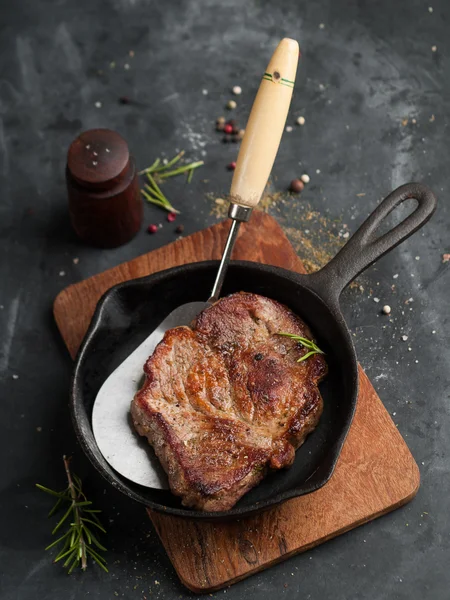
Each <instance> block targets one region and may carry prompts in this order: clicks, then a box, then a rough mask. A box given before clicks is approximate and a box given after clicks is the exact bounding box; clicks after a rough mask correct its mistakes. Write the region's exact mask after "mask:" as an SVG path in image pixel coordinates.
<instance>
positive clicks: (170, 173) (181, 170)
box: [159, 160, 205, 179]
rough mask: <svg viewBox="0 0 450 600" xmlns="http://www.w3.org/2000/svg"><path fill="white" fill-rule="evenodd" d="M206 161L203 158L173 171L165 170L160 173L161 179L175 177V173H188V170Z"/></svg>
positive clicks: (196, 167)
mask: <svg viewBox="0 0 450 600" xmlns="http://www.w3.org/2000/svg"><path fill="white" fill-rule="evenodd" d="M204 164H205V163H204V162H203V161H202V160H199V161H198V162H193V163H191V164H190V165H184V166H183V167H178V169H174V170H173V171H164V173H161V175H159V178H160V179H167V178H168V177H174V176H175V175H181V174H182V173H186V171H193V170H194V169H198V167H201V166H202V165H204Z"/></svg>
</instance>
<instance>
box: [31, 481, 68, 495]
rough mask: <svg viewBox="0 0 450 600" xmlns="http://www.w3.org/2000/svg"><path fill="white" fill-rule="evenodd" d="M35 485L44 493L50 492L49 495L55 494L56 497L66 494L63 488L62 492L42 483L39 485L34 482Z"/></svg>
mask: <svg viewBox="0 0 450 600" xmlns="http://www.w3.org/2000/svg"><path fill="white" fill-rule="evenodd" d="M36 487H37V488H38V489H40V490H41V491H42V492H45V493H46V494H50V495H51V496H56V497H57V498H62V497H64V495H65V494H66V490H64V492H55V491H54V490H51V489H49V488H46V487H44V486H43V485H40V484H39V483H37V484H36Z"/></svg>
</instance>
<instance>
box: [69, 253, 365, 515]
mask: <svg viewBox="0 0 450 600" xmlns="http://www.w3.org/2000/svg"><path fill="white" fill-rule="evenodd" d="M219 262H220V261H218V260H207V261H200V262H196V263H188V264H186V265H179V266H175V267H171V268H169V269H164V270H163V271H157V272H156V273H152V274H150V275H146V276H144V277H139V278H136V279H130V280H128V281H124V282H121V283H118V284H116V285H114V286H112V287H111V288H109V289H108V290H106V292H104V294H103V295H102V296H101V297H100V299H99V301H98V302H97V305H96V308H95V311H94V314H93V315H92V318H91V321H90V324H89V327H88V329H87V331H86V334H85V336H84V338H83V341H82V343H81V344H80V347H79V349H78V352H77V355H76V357H75V366H74V369H73V374H72V378H71V384H70V401H69V407H70V413H71V418H72V423H73V427H74V430H75V433H76V436H77V439H78V442H79V443H80V446H81V448H82V450H83V452H84V453H85V455H86V456H87V457H88V459H89V461H90V462H91V464H92V465H93V466H94V467H95V469H96V470H97V471H98V472H99V473H100V474H101V475H102V477H104V478H105V479H106V480H107V481H108V483H110V484H111V485H112V486H113V487H114V488H116V489H117V490H119V491H120V492H122V493H123V494H125V495H126V496H128V497H129V498H131V499H132V500H135V501H137V502H139V503H141V504H144V506H146V507H147V508H150V509H152V510H154V511H155V512H158V513H161V514H167V515H169V514H170V515H172V516H176V517H182V518H189V519H195V520H205V521H212V520H231V519H238V518H242V517H249V516H252V515H254V514H257V513H259V512H262V511H264V510H268V509H270V508H272V507H274V506H277V505H278V504H280V503H282V502H285V501H287V500H290V499H292V498H297V497H300V496H304V495H306V494H310V493H312V492H315V491H316V490H318V489H320V488H321V487H323V486H324V485H325V484H326V483H327V482H328V481H329V480H330V478H331V476H332V475H333V473H334V470H335V468H336V464H337V462H338V460H339V456H340V454H341V451H342V447H343V445H344V442H345V440H346V438H347V435H348V432H349V430H350V426H351V424H352V422H353V417H354V414H355V411H356V405H357V400H358V383H359V376H358V363H357V357H356V352H355V348H354V345H353V340H352V337H351V334H350V331H349V329H348V327H347V324H346V322H345V319H344V317H343V315H342V313H341V310H340V308H339V305H338V304H337V303H335V302H333V299H332V297H329V298H328V299H327V298H324V294H322V293H319V292H318V291H316V290H315V288H314V274H310V275H303V274H300V273H295V272H292V271H289V270H287V269H284V268H282V267H275V266H272V265H265V264H262V263H257V262H253V261H243V260H237V261H231V263H230V266H229V269H230V270H232V269H233V268H235V267H238V268H251V269H253V270H257V271H260V272H261V273H262V274H264V273H271V274H275V275H277V276H281V277H283V278H286V279H289V280H291V281H292V282H293V283H295V284H297V285H300V286H302V287H304V288H307V289H308V291H309V292H310V293H312V294H313V295H315V296H316V298H317V299H318V301H320V302H321V303H322V304H324V305H325V306H326V308H327V309H328V310H329V312H330V313H331V315H332V316H333V318H334V320H335V322H336V324H337V326H338V327H339V329H340V332H341V334H342V335H343V337H344V339H345V340H346V343H347V346H348V349H349V351H350V357H351V364H349V367H350V369H349V373H348V376H349V379H350V388H351V389H352V392H351V397H350V402H349V408H350V410H349V411H348V414H347V415H346V416H345V417H344V425H343V427H342V430H341V433H340V434H339V436H338V438H337V439H336V440H335V441H334V444H333V445H332V446H331V447H330V449H329V451H328V453H327V455H326V458H325V460H324V461H323V462H322V463H321V465H323V464H324V463H325V462H327V461H328V462H329V463H330V464H329V465H328V468H327V469H325V470H324V473H323V475H322V478H321V479H319V480H318V481H317V482H316V483H315V484H312V485H308V480H309V479H311V478H312V477H313V475H314V474H315V473H316V472H317V470H318V469H319V468H320V466H319V467H318V468H317V469H316V470H315V471H314V472H313V473H312V474H311V475H310V476H309V478H308V479H307V480H305V481H304V482H303V483H301V484H299V485H297V486H294V487H293V488H291V489H289V490H286V491H284V492H281V493H279V494H277V495H276V496H274V497H272V498H271V499H268V500H266V501H260V502H255V503H254V504H252V505H250V506H245V507H239V506H237V507H233V508H231V509H230V510H226V511H218V512H211V511H195V510H193V509H188V508H176V507H168V506H165V505H163V504H160V503H158V502H154V501H151V500H148V499H147V498H145V497H144V496H143V495H141V494H139V492H137V491H135V490H134V489H132V488H131V487H129V486H128V485H127V484H126V483H125V482H124V481H122V478H123V479H126V478H125V477H123V476H120V475H117V476H116V475H112V474H111V473H110V472H109V470H108V469H110V470H111V471H113V468H112V467H111V466H110V465H109V464H108V462H107V461H106V459H105V458H104V457H103V456H101V452H100V450H99V449H98V448H97V452H98V453H99V454H100V456H101V459H102V460H103V461H104V462H105V465H107V468H105V467H104V465H103V464H102V463H101V461H100V460H99V459H98V457H97V456H96V455H95V451H94V450H93V448H92V442H91V440H89V439H88V436H89V435H92V437H93V432H92V423H91V417H90V416H89V415H88V412H87V410H86V409H85V406H84V402H83V393H82V391H81V386H82V378H81V371H82V368H83V366H84V363H85V361H86V360H87V354H88V352H89V348H90V345H91V342H92V340H93V338H94V336H95V334H96V333H97V331H98V329H99V328H100V326H101V324H102V320H103V319H102V317H103V313H104V311H105V306H106V304H107V302H108V300H109V299H110V298H111V297H114V296H116V295H118V294H120V292H121V290H123V289H125V288H129V287H135V286H144V285H147V284H148V283H149V282H155V281H157V280H158V279H164V278H166V277H170V276H172V275H177V274H178V273H185V272H186V271H188V272H189V271H191V270H192V271H196V270H198V269H199V268H203V269H208V268H211V267H217V265H218V264H219ZM86 427H87V429H88V430H89V432H86ZM94 443H95V438H94ZM169 491H170V490H169Z"/></svg>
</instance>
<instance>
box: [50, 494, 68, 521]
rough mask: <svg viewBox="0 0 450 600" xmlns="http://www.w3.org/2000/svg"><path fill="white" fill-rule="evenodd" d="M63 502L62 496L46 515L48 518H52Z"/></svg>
mask: <svg viewBox="0 0 450 600" xmlns="http://www.w3.org/2000/svg"><path fill="white" fill-rule="evenodd" d="M64 500H65V498H64V496H61V498H58V500H57V501H56V503H55V505H54V506H53V508H52V510H51V511H50V512H49V513H48V516H49V517H52V516H53V515H54V514H55V513H56V512H58V509H59V507H60V506H61V504H63V502H64Z"/></svg>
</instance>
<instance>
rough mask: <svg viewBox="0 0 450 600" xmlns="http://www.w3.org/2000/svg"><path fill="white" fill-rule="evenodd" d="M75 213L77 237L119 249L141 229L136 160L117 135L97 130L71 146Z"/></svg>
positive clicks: (71, 199) (70, 185) (71, 205)
mask: <svg viewBox="0 0 450 600" xmlns="http://www.w3.org/2000/svg"><path fill="white" fill-rule="evenodd" d="M66 181H67V191H68V196H69V211H70V218H71V221H72V225H73V228H74V229H75V232H76V233H77V235H78V236H79V237H80V238H81V239H82V240H83V241H84V242H87V243H88V244H91V245H93V246H99V247H101V248H114V247H116V246H121V245H122V244H125V243H126V242H128V241H129V240H131V238H133V237H134V236H135V235H136V233H137V232H138V231H139V229H140V227H141V224H142V218H143V205H142V199H141V197H140V192H139V184H138V177H137V173H136V167H135V164H134V160H133V157H132V156H130V152H129V149H128V145H127V143H126V141H125V140H124V139H123V138H122V137H121V136H120V135H119V134H118V133H116V132H115V131H111V130H109V129H91V130H89V131H85V132H84V133H82V134H81V135H79V136H78V137H77V138H76V139H75V140H74V141H73V142H72V144H71V145H70V148H69V152H68V154H67V168H66Z"/></svg>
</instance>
